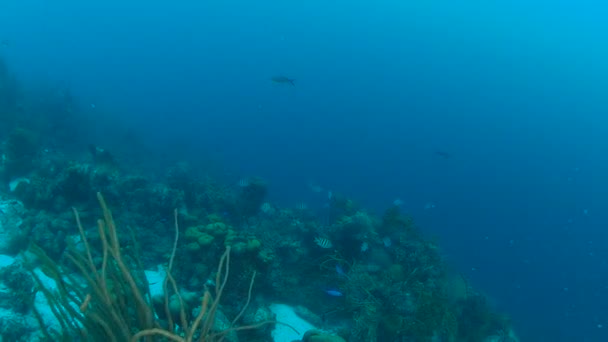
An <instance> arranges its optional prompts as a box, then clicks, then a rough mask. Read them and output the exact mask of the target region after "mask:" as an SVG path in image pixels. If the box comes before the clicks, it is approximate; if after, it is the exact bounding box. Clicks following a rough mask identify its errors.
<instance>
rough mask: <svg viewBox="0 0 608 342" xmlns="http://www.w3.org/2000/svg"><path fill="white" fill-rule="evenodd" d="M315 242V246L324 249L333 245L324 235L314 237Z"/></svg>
mask: <svg viewBox="0 0 608 342" xmlns="http://www.w3.org/2000/svg"><path fill="white" fill-rule="evenodd" d="M315 243H316V244H317V246H319V247H321V248H326V249H327V248H332V247H333V246H334V245H333V244H332V243H331V241H330V240H329V239H326V238H324V237H316V238H315Z"/></svg>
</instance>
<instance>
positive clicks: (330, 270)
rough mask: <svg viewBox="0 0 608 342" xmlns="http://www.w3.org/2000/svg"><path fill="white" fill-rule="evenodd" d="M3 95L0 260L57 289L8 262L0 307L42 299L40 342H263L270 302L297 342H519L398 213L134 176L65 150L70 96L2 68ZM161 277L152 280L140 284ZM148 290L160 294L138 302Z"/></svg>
mask: <svg viewBox="0 0 608 342" xmlns="http://www.w3.org/2000/svg"><path fill="white" fill-rule="evenodd" d="M2 89H7V92H3V91H0V127H1V129H0V149H1V153H2V162H1V164H0V175H1V176H2V177H0V180H1V181H2V185H1V186H0V198H1V200H0V237H2V239H0V241H1V243H0V253H2V254H7V255H11V256H15V257H17V256H23V255H29V256H30V257H31V256H32V253H33V254H35V255H36V256H37V257H38V265H42V266H43V267H42V269H43V270H44V273H45V274H46V276H48V277H50V278H52V279H53V280H54V281H55V282H56V283H57V284H58V287H57V288H56V289H51V288H48V287H45V286H44V284H43V281H42V280H43V279H42V277H43V276H42V275H40V273H36V272H34V266H31V267H32V268H31V270H32V274H33V278H31V279H34V280H36V282H37V285H38V288H39V292H38V293H37V294H32V291H31V287H30V286H29V285H28V284H30V283H28V281H27V275H28V274H30V273H27V272H26V273H24V272H23V269H22V268H20V266H17V265H15V266H10V267H8V268H4V269H2V270H0V281H3V282H4V283H5V286H6V288H8V289H10V291H9V292H7V293H8V294H7V295H6V296H8V297H2V298H0V299H2V300H4V301H5V303H7V306H11V307H13V308H15V309H16V310H15V311H16V312H17V311H18V312H21V314H22V315H25V314H26V313H27V312H31V311H32V310H33V309H32V308H35V307H36V306H35V305H34V304H32V298H34V302H35V299H36V298H38V297H36V296H38V295H39V294H41V293H42V294H44V295H46V297H47V298H48V304H50V305H51V307H52V308H53V309H54V310H55V311H54V313H56V314H57V317H56V318H57V320H58V322H60V324H59V326H58V327H57V326H55V327H53V328H51V327H50V326H48V325H44V326H45V327H47V328H48V329H45V330H44V331H45V332H47V333H48V336H49V337H51V336H53V337H56V336H60V335H61V334H62V333H63V334H64V335H65V336H74V333H75V332H79V331H82V330H83V329H84V330H86V331H88V332H89V336H92V339H93V340H104V341H112V340H114V341H121V342H122V341H128V340H137V339H138V338H139V337H142V339H144V338H146V339H147V340H148V341H154V340H159V341H160V340H162V338H161V337H164V338H168V339H170V340H173V341H189V340H192V339H195V340H197V339H198V340H201V339H200V337H201V336H212V338H217V339H220V338H224V339H225V340H232V341H236V340H237V339H239V338H240V339H241V340H251V341H254V340H268V338H269V336H270V330H271V329H272V328H273V327H274V324H275V322H274V317H273V313H272V312H271V311H270V309H269V307H270V306H271V305H270V303H277V302H278V303H285V304H289V305H292V306H294V307H297V306H299V308H298V309H297V310H296V311H297V312H298V313H299V314H300V315H301V316H302V317H305V318H306V319H307V320H309V321H310V322H311V323H314V325H315V326H316V328H318V330H314V331H311V332H309V333H308V334H306V336H302V334H303V333H304V332H303V331H302V332H301V334H300V335H299V336H300V337H301V338H303V339H302V340H303V341H310V342H312V341H344V340H348V341H355V342H356V341H365V342H373V341H387V342H391V341H404V340H411V341H464V342H478V341H479V342H486V341H490V340H499V338H502V340H504V341H516V337H514V334H513V333H512V326H511V322H510V321H509V319H508V318H507V317H506V316H504V315H501V314H499V313H497V312H496V311H495V309H494V308H492V307H491V306H490V305H489V304H488V301H487V300H486V298H485V297H484V296H483V295H482V294H480V293H478V292H477V291H475V289H473V288H471V287H470V285H469V284H468V282H467V281H466V279H464V278H463V277H461V276H454V274H456V273H457V272H453V270H451V269H450V267H449V265H448V264H447V262H446V261H445V260H443V258H442V257H441V252H440V249H439V246H438V245H437V244H435V243H434V242H433V241H430V240H428V239H426V238H425V237H424V234H422V233H421V231H420V230H419V229H418V228H417V227H416V226H415V224H414V222H413V220H412V218H411V217H408V216H406V215H403V214H402V213H401V212H400V209H399V207H398V206H391V207H389V208H387V210H386V211H385V212H384V213H383V215H381V216H377V215H374V214H372V213H371V212H369V211H367V210H366V209H365V208H363V207H361V206H360V205H358V204H357V203H356V201H354V200H353V199H351V198H348V197H347V196H344V195H341V194H338V193H333V194H332V196H331V198H330V199H329V203H328V207H327V208H326V210H325V209H324V211H323V213H322V214H321V213H319V212H318V211H316V210H314V209H309V208H307V207H306V206H298V207H297V208H287V207H282V206H281V205H280V204H278V203H270V202H268V199H267V195H268V184H267V183H266V181H265V180H262V179H260V178H256V177H249V178H246V179H244V180H242V181H239V182H238V184H232V185H226V184H222V183H221V182H220V181H218V180H216V179H214V178H213V177H210V176H209V175H208V174H207V173H206V172H205V170H204V169H203V170H201V169H197V168H196V167H194V166H193V165H191V164H189V163H186V162H181V161H177V162H175V163H173V164H171V165H169V166H167V169H162V170H161V169H160V168H158V167H157V168H155V169H154V171H153V172H152V171H146V169H145V168H144V169H139V168H137V167H134V166H133V164H129V163H130V162H131V159H129V158H121V153H122V152H124V151H121V150H119V149H116V150H114V149H112V148H106V147H102V145H103V144H100V145H93V144H91V142H90V141H84V140H80V141H79V140H77V137H78V136H81V135H82V134H86V129H87V128H86V127H85V126H84V125H80V126H78V127H73V125H76V123H81V122H80V121H78V119H75V118H76V117H78V108H79V106H78V103H77V101H76V99H74V97H73V96H71V94H70V93H69V91H64V92H61V94H59V95H56V96H55V95H52V94H50V93H49V94H46V95H45V96H44V97H43V98H44V101H35V100H31V99H28V98H27V97H24V95H22V94H21V92H20V91H19V90H18V87H17V84H16V82H14V80H13V79H12V77H11V76H10V75H9V73H8V71H7V69H6V67H5V66H4V64H2V63H1V61H0V90H2ZM19 103H22V104H23V105H19ZM16 113H19V115H17V114H16ZM26 117H27V118H29V120H23V119H22V118H26ZM20 118H21V119H20ZM48 118H53V119H52V121H53V123H52V125H50V124H49V119H48ZM49 127H53V129H55V130H57V132H62V133H61V134H59V133H58V134H49V131H48V130H49ZM83 131H84V132H85V133H83ZM69 132H73V133H72V134H70V133H69ZM75 139H76V140H75ZM74 141H78V143H74ZM132 154H142V155H146V152H144V150H142V151H137V152H136V153H132ZM146 157H149V158H154V156H153V154H151V153H150V154H149V155H146ZM156 164H161V162H160V161H159V162H157V163H156ZM100 192H101V193H103V194H104V197H105V199H106V200H107V201H108V202H109V203H111V205H112V209H113V210H112V211H113V213H114V216H115V217H116V218H117V221H119V222H121V229H117V228H116V226H115V224H114V217H113V216H111V215H110V214H109V209H108V208H107V207H106V206H105V202H103V201H102V202H101V209H100V207H99V198H98V197H97V196H96V194H97V193H100ZM70 208H75V209H74V210H75V212H76V213H78V224H74V222H73V217H72V216H73V212H71V211H70ZM98 217H103V218H104V219H103V220H101V221H99V222H98V221H97V218H98ZM176 218H178V219H179V222H180V225H179V226H178V225H176V224H175V223H176V222H175V221H176ZM180 227H181V228H180ZM176 228H177V230H176ZM176 236H179V237H180V238H179V239H176ZM28 245H29V246H30V248H29V249H28ZM226 251H229V252H226ZM230 255H232V256H233V259H232V260H229V256H230ZM167 261H169V262H168V266H167ZM18 265H20V264H18ZM32 265H36V264H32ZM158 265H165V266H163V267H161V270H164V271H165V273H164V274H165V276H164V277H163V278H161V280H160V281H158V282H154V283H153V282H148V280H147V278H146V277H145V276H144V274H145V272H149V271H150V270H152V269H158ZM217 265H219V269H218V267H217ZM228 265H229V269H228ZM252 274H253V275H254V278H252V277H251V275H252ZM256 274H257V275H260V276H259V277H257V278H256V277H255V275H256ZM31 279H30V280H31ZM254 279H255V282H256V284H255V285H256V286H255V288H256V294H257V295H256V296H255V297H252V295H251V291H252V286H253V280H254ZM13 280H18V284H16V283H15V282H14V281H13ZM19 284H25V285H27V286H24V287H23V288H20V287H19V286H17V285H19ZM78 284H80V285H78ZM177 284H180V286H179V287H178V286H177ZM159 285H160V287H161V291H160V294H158V293H156V294H155V295H152V294H151V293H150V292H149V291H148V290H149V289H150V288H151V287H153V286H159ZM110 293H112V295H110ZM3 296H4V295H3ZM220 298H221V300H222V303H221V305H220V303H219V299H220ZM304 306H305V307H304ZM153 313H154V314H153ZM228 317H233V319H232V320H231V319H229V318H228ZM38 318H39V320H41V321H44V319H41V318H40V317H38ZM197 319H198V320H199V322H198V323H195V322H196V321H197ZM9 323H10V322H7V321H0V326H1V327H2V329H0V335H1V336H2V338H3V339H5V340H11V341H19V340H27V341H31V340H33V339H30V338H29V337H28V336H30V334H31V333H32V332H31V329H30V328H31V325H23V326H19V325H18V324H17V323H14V324H12V323H11V324H12V325H13V326H15V328H14V329H9V328H6V329H5V328H4V327H5V326H6V325H8V324H9ZM240 327H249V328H256V329H248V330H245V329H241V328H240ZM258 328H259V329H258ZM5 331H6V332H7V333H3V332H5ZM8 331H10V333H8ZM136 337H137V338H136ZM203 340H204V339H203ZM204 341H207V342H208V341H210V340H204Z"/></svg>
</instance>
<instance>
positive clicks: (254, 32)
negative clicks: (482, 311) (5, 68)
mask: <svg viewBox="0 0 608 342" xmlns="http://www.w3.org/2000/svg"><path fill="white" fill-rule="evenodd" d="M607 12H608V8H607V7H606V6H604V5H598V4H597V3H594V2H591V1H578V2H566V1H555V2H551V3H547V2H541V1H519V0H514V1H509V2H504V1H503V2H492V3H487V2H480V1H475V2H469V3H466V4H463V3H458V2H454V1H451V2H450V1H434V2H428V1H427V2H423V1H374V2H372V1H354V2H353V1H333V2H327V1H304V2H291V1H242V0H235V1H191V0H190V1H181V2H180V3H169V2H164V1H163V2H161V1H115V0H106V1H96V0H91V1H86V2H85V1H72V0H65V1H61V2H51V1H43V0H37V1H33V0H22V1H3V2H2V3H1V4H0V39H1V40H2V41H3V44H2V47H1V48H0V49H1V51H0V52H1V53H2V55H3V56H5V58H6V59H7V60H8V62H9V64H10V65H11V67H12V68H13V69H14V70H15V72H16V74H17V75H18V76H19V77H20V78H21V79H23V80H25V82H32V83H52V84H55V83H60V84H64V85H65V86H66V87H69V89H70V90H71V92H73V93H74V94H75V95H76V96H79V97H80V98H83V99H85V100H86V101H87V102H88V103H90V108H89V110H88V114H89V115H90V120H91V121H92V122H105V121H108V120H119V121H120V122H121V123H123V124H124V125H127V126H129V127H131V129H132V131H133V132H134V133H133V134H136V135H138V136H139V137H141V139H142V140H144V141H145V142H146V144H148V145H149V146H152V148H151V150H150V153H151V154H159V155H161V154H162V155H167V156H172V157H174V158H176V159H178V158H182V159H183V158H185V159H189V160H192V161H193V162H202V163H206V164H208V167H209V168H210V169H213V170H214V172H216V173H217V175H218V176H220V177H223V178H224V179H226V180H227V181H234V182H237V181H238V179H240V178H241V177H243V176H247V175H257V176H261V177H263V178H265V179H267V180H268V181H269V184H270V196H271V197H272V199H273V200H275V201H278V202H282V203H285V204H290V205H295V204H296V203H301V202H305V203H308V205H310V206H318V207H321V206H322V205H323V204H324V203H325V201H326V198H325V196H326V195H325V192H323V193H322V194H320V193H317V192H314V191H311V186H310V185H311V184H314V185H318V186H320V187H323V188H324V189H325V190H331V191H333V192H340V193H344V194H347V195H349V196H352V197H354V198H357V199H358V200H359V201H360V202H362V203H363V204H364V205H365V206H367V207H370V208H375V209H376V210H378V212H380V210H383V209H384V208H386V207H387V206H389V205H390V204H391V203H392V202H393V201H394V200H395V199H396V198H399V199H400V200H401V201H403V204H402V207H403V208H404V209H405V211H407V212H408V213H410V214H411V215H413V217H414V218H415V219H416V221H417V223H418V225H419V226H420V227H421V229H422V230H423V231H424V232H425V233H427V234H428V235H429V236H437V237H438V239H439V241H440V243H441V246H442V248H443V249H444V252H445V254H446V257H447V258H448V259H449V260H450V261H451V262H453V263H454V264H455V265H456V267H458V268H459V269H460V270H461V271H462V272H463V273H464V274H465V275H466V276H467V277H469V278H470V279H472V281H473V283H474V285H475V286H476V287H477V288H478V289H480V290H482V291H483V292H485V293H487V294H488V296H489V297H490V298H492V299H493V300H494V301H495V304H496V305H497V306H498V307H499V308H500V309H501V310H503V311H505V312H507V313H508V314H509V315H511V317H512V319H513V321H514V322H515V327H516V329H517V331H518V333H519V334H520V335H521V337H522V340H523V341H605V340H608V333H607V332H606V329H608V326H607V325H608V317H607V313H606V309H605V308H606V305H607V304H608V296H607V295H608V292H607V291H608V282H607V278H606V272H607V270H608V264H607V261H606V260H607V259H606V258H607V256H608V248H607V242H606V241H607V238H608V236H607V235H608V234H607V233H606V224H607V222H608V214H607V212H606V203H608V198H607V196H608V181H607V180H606V175H608V162H607V161H606V160H607V159H606V154H607V152H608V143H607V142H606V137H607V136H608V118H607V116H606V113H607V110H608V103H607V101H606V90H608V63H607V62H606V61H608V46H607V45H606V44H605V33H606V32H607V31H608V23H607V22H606V21H605V19H604V18H605V17H606V14H607ZM277 75H282V76H286V77H289V78H293V79H295V86H290V85H284V84H274V83H273V82H271V78H272V77H274V76H277ZM99 126H100V130H99V132H98V136H95V137H91V139H92V140H95V142H96V143H98V142H99V143H101V142H103V143H105V144H110V143H115V144H116V145H117V146H120V142H118V138H119V137H118V136H116V134H115V132H112V130H108V129H107V127H106V126H104V125H102V124H100V125H99Z"/></svg>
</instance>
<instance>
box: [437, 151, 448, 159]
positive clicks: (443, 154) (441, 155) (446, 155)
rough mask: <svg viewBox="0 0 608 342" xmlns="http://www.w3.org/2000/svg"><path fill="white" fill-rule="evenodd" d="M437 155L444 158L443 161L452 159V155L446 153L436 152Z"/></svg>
mask: <svg viewBox="0 0 608 342" xmlns="http://www.w3.org/2000/svg"><path fill="white" fill-rule="evenodd" d="M435 154H436V155H438V156H439V157H441V158H443V159H450V158H451V157H452V155H451V154H449V153H447V152H445V151H435Z"/></svg>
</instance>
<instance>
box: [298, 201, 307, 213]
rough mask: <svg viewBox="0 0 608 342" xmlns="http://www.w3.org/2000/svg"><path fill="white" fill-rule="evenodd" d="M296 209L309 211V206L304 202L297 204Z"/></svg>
mask: <svg viewBox="0 0 608 342" xmlns="http://www.w3.org/2000/svg"><path fill="white" fill-rule="evenodd" d="M296 209H297V210H300V211H303V210H306V209H308V205H307V204H306V203H304V202H300V203H298V204H296Z"/></svg>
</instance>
